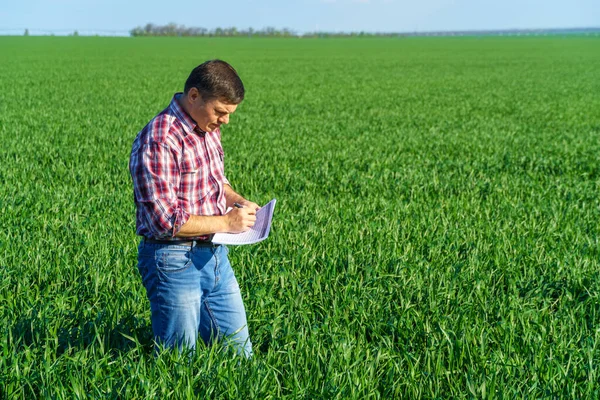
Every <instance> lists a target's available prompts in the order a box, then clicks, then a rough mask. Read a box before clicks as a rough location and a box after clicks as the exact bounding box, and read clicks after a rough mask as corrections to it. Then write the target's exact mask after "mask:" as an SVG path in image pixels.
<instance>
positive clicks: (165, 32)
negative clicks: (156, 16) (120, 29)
mask: <svg viewBox="0 0 600 400" xmlns="http://www.w3.org/2000/svg"><path fill="white" fill-rule="evenodd" d="M599 32H600V28H566V29H560V28H559V29H511V30H490V31H454V32H308V33H303V34H298V33H296V32H294V31H293V30H291V29H287V28H283V29H276V28H273V27H267V28H264V29H259V30H255V29H252V28H248V29H238V28H235V27H231V28H215V29H206V28H195V27H186V26H184V25H177V24H175V23H170V24H167V25H155V24H146V25H145V26H138V27H136V28H133V29H132V30H131V31H129V34H130V35H131V36H210V37H214V36H218V37H242V36H246V37H314V38H317V37H318V38H326V37H332V38H333V37H403V36H487V35H509V36H514V35H517V36H520V35H557V34H595V35H597V34H598V33H599Z"/></svg>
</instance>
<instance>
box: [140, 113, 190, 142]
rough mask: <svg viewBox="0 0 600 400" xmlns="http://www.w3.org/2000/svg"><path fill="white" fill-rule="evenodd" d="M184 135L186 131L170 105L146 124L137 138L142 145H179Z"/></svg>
mask: <svg viewBox="0 0 600 400" xmlns="http://www.w3.org/2000/svg"><path fill="white" fill-rule="evenodd" d="M183 136H184V131H183V126H182V125H181V122H180V121H179V120H178V119H177V116H176V115H174V113H173V112H172V111H171V110H170V107H167V108H165V109H164V110H163V111H161V112H160V113H159V114H158V115H156V116H155V117H154V118H152V119H151V120H150V122H148V124H146V126H145V127H144V128H143V129H142V130H141V131H140V132H139V134H138V137H137V139H136V140H137V141H139V142H140V143H139V144H140V145H143V144H150V143H160V144H165V145H168V146H176V147H179V146H180V145H181V143H182V141H183Z"/></svg>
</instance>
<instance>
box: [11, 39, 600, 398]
mask: <svg viewBox="0 0 600 400" xmlns="http://www.w3.org/2000/svg"><path fill="white" fill-rule="evenodd" d="M0 54H1V56H0V71H1V73H0V140H1V146H2V150H1V153H0V155H1V156H0V161H1V163H2V168H1V169H0V184H1V190H0V224H1V229H0V351H1V353H2V354H1V357H0V397H2V398H24V399H30V398H33V397H49V398H56V399H61V398H73V397H77V398H88V397H92V398H107V397H108V398H138V399H144V398H156V397H160V398H170V397H172V396H175V397H176V398H195V397H200V398H258V399H265V398H274V399H275V398H290V399H297V398H306V399H314V398H324V399H330V398H339V399H348V398H356V399H365V398H382V399H383V398H386V399H387V398H398V397H404V398H419V397H421V398H524V397H526V398H548V397H549V398H598V397H600V384H599V383H598V382H600V299H599V296H600V274H599V272H600V243H599V239H598V235H599V233H600V196H599V195H600V40H599V39H598V38H585V37H568V38H564V37H529V38H524V37H520V38H476V37H472V38H410V39H407V38H394V39H323V40H319V39H226V38H213V39H194V38H93V37H88V38H86V37H72V38H66V37H44V38H41V37H10V38H9V37H4V38H0ZM209 58H222V59H224V60H226V61H229V62H230V63H232V64H233V65H234V66H235V67H236V68H237V70H238V72H239V73H240V75H241V77H242V79H243V81H244V84H245V86H246V90H247V95H246V100H245V101H244V102H243V103H242V104H241V105H240V106H239V108H238V111H237V112H236V113H235V114H234V115H233V117H232V119H231V122H230V124H229V126H227V127H225V129H224V131H223V146H224V149H225V154H226V158H225V167H226V173H227V176H228V178H229V180H230V181H231V182H232V184H233V187H234V188H235V189H236V190H237V191H238V192H240V193H242V194H243V195H245V196H246V197H247V198H249V199H251V200H254V201H257V202H259V203H265V202H267V201H269V200H270V199H272V198H277V200H278V203H277V209H276V210H275V211H276V212H275V219H274V226H273V230H272V232H271V236H270V238H269V239H268V240H267V241H265V242H262V243H260V244H258V245H254V246H243V247H236V248H232V249H231V253H230V257H231V261H232V265H233V266H234V269H235V270H236V273H237V276H238V280H239V281H240V285H241V287H242V294H243V296H244V300H245V304H246V309H247V313H248V318H249V324H250V334H251V337H252V341H253V344H254V349H255V356H254V358H253V359H251V360H249V361H245V360H239V359H236V358H232V357H231V356H230V355H229V354H227V353H224V352H222V351H220V350H219V348H216V347H215V348H201V349H200V350H199V351H198V352H197V353H196V355H195V356H194V358H193V359H192V360H191V362H188V361H187V359H186V358H184V357H180V356H178V355H177V354H173V353H164V354H161V355H160V356H158V357H157V358H155V357H154V356H153V354H152V341H151V340H152V332H151V327H150V311H149V304H148V302H147V299H146V295H145V291H144V289H143V287H142V284H141V280H140V278H139V274H138V272H137V268H136V262H137V261H136V256H137V248H136V246H137V243H138V239H137V238H136V236H135V217H134V205H133V194H132V186H131V179H130V176H129V171H128V168H127V165H128V159H129V152H130V150H131V144H132V142H133V139H134V138H135V135H136V134H137V132H138V131H139V130H140V129H141V128H142V127H143V126H144V125H145V124H146V123H147V122H148V120H149V119H151V118H152V117H153V116H154V115H155V114H156V113H158V112H159V111H161V110H162V109H163V108H164V107H166V106H167V105H168V103H169V101H170V99H171V96H172V95H173V93H174V92H176V91H180V90H181V89H182V87H183V83H184V81H185V79H186V78H187V76H188V74H189V72H190V71H191V69H192V68H193V67H195V66H196V65H197V64H199V63H200V62H202V61H204V60H206V59H209Z"/></svg>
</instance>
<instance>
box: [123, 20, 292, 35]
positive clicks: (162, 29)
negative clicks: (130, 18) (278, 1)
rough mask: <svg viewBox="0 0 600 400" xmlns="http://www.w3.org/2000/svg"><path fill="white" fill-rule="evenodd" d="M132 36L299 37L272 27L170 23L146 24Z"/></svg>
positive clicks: (285, 30) (135, 29)
mask: <svg viewBox="0 0 600 400" xmlns="http://www.w3.org/2000/svg"><path fill="white" fill-rule="evenodd" d="M129 33H130V34H131V36H273V37H291V36H298V35H297V34H296V33H295V32H294V31H292V30H290V29H287V28H284V29H275V28H272V27H268V28H264V29H260V30H254V29H252V28H248V29H238V28H235V27H231V28H215V29H206V28H196V27H186V26H184V25H177V24H175V23H170V24H167V25H154V24H146V25H145V26H143V27H142V26H138V27H136V28H133V29H132V30H131V31H129Z"/></svg>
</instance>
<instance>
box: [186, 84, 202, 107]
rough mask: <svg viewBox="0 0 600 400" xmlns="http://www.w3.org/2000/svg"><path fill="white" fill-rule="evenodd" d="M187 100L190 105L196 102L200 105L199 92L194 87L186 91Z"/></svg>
mask: <svg viewBox="0 0 600 400" xmlns="http://www.w3.org/2000/svg"><path fill="white" fill-rule="evenodd" d="M187 98H188V100H189V101H190V102H192V103H196V102H200V103H202V95H200V92H199V91H198V89H197V88H195V87H192V88H190V90H189V91H188V94H187Z"/></svg>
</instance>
